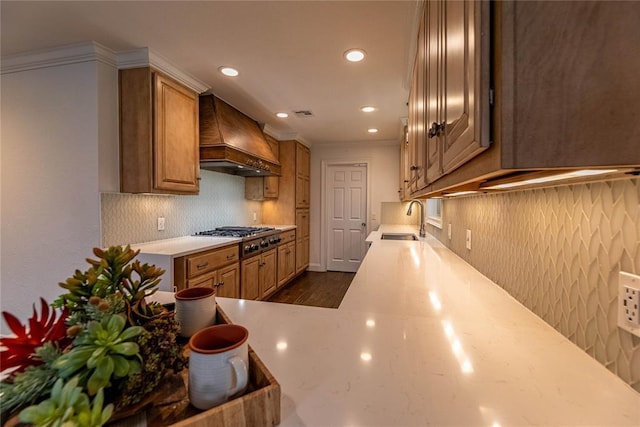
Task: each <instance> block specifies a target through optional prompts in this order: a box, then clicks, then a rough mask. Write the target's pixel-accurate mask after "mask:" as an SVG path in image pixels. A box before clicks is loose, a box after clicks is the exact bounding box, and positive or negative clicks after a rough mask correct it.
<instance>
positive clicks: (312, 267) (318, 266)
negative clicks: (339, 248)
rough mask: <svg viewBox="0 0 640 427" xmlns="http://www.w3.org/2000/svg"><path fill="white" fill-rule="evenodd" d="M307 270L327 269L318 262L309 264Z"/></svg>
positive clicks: (322, 270)
mask: <svg viewBox="0 0 640 427" xmlns="http://www.w3.org/2000/svg"><path fill="white" fill-rule="evenodd" d="M307 271H318V272H320V273H324V272H325V271H327V269H326V268H323V267H322V266H321V265H320V264H309V267H307Z"/></svg>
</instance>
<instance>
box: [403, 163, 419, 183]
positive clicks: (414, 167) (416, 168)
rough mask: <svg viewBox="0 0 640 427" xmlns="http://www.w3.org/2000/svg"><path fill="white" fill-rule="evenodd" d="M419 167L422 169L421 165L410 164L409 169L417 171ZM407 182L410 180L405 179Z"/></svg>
mask: <svg viewBox="0 0 640 427" xmlns="http://www.w3.org/2000/svg"><path fill="white" fill-rule="evenodd" d="M418 169H420V166H416V165H411V166H409V170H412V171H417V170H418ZM405 182H408V181H405Z"/></svg>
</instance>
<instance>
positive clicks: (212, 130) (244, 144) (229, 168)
mask: <svg viewBox="0 0 640 427" xmlns="http://www.w3.org/2000/svg"><path fill="white" fill-rule="evenodd" d="M200 168H201V169H207V170H212V171H216V172H223V173H229V174H233V175H241V176H270V175H280V162H279V161H278V158H277V157H276V155H275V154H274V153H273V151H271V147H269V143H267V140H266V139H265V137H264V134H263V133H262V130H261V129H260V127H259V126H258V123H257V122H255V121H254V120H252V119H251V118H249V117H247V116H245V115H244V114H242V113H241V112H240V111H238V110H236V109H235V108H233V107H232V106H230V105H229V104H227V103H226V102H224V101H222V100H221V99H219V98H216V97H215V96H214V95H201V96H200Z"/></svg>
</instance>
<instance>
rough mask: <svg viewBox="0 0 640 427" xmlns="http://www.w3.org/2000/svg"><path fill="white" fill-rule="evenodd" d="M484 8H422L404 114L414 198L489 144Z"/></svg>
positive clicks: (448, 4) (467, 4)
mask: <svg viewBox="0 0 640 427" xmlns="http://www.w3.org/2000/svg"><path fill="white" fill-rule="evenodd" d="M487 5H488V4H487V3H486V2H476V1H472V0H465V1H441V0H435V1H429V2H426V3H425V5H424V13H423V15H422V19H421V21H420V29H419V32H418V44H417V51H416V60H415V63H414V74H413V84H412V88H411V95H410V113H409V123H410V124H409V129H410V130H412V132H413V135H412V136H411V140H412V144H413V150H412V153H413V158H414V160H413V162H412V165H411V168H412V169H413V174H414V176H413V177H412V179H411V182H412V186H411V188H410V189H411V192H412V193H414V194H415V193H417V192H420V191H422V190H423V189H424V188H425V187H426V186H427V185H428V184H430V183H432V182H434V181H436V180H438V179H439V178H440V177H442V176H443V175H445V174H447V173H449V172H451V171H453V170H454V169H456V168H457V167H459V166H460V165H462V164H464V163H465V162H467V161H469V160H470V159H471V158H473V157H475V156H477V155H478V154H480V153H481V152H482V151H484V150H485V149H486V148H487V147H488V146H489V133H488V129H489V128H488V126H489V122H488V120H487V119H486V118H485V121H484V122H483V120H482V117H481V114H485V115H487V116H486V117H488V114H489V104H488V92H489V73H488V64H489V57H488V55H487V48H486V47H485V48H484V49H483V44H484V45H487V46H488V40H489V33H488V31H485V32H483V31H482V29H483V27H482V25H483V22H484V21H483V19H484V20H485V21H486V20H487V17H488V16H487V15H486V13H487V11H486V10H485V11H484V13H485V16H484V18H483V14H482V13H483V10H482V8H483V7H488V6H487ZM483 54H484V55H485V56H484V57H483V56H482V55H483ZM483 67H484V68H483ZM485 68H486V70H485ZM411 106H413V108H411Z"/></svg>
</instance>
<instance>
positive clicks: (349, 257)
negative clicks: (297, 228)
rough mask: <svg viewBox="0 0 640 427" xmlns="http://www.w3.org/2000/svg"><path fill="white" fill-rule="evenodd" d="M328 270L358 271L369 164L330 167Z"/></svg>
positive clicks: (364, 226)
mask: <svg viewBox="0 0 640 427" xmlns="http://www.w3.org/2000/svg"><path fill="white" fill-rule="evenodd" d="M326 177H327V182H326V189H327V215H326V217H327V251H328V252H327V270H330V271H347V272H355V271H357V270H358V267H360V263H361V262H362V258H363V257H364V254H365V243H364V240H365V238H366V237H367V236H366V233H367V166H366V165H360V164H358V165H330V166H327V173H326Z"/></svg>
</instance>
